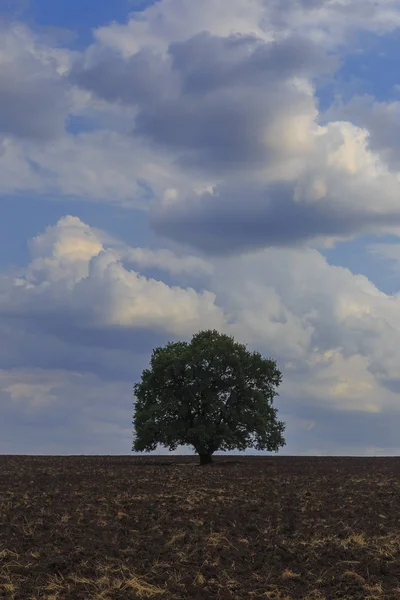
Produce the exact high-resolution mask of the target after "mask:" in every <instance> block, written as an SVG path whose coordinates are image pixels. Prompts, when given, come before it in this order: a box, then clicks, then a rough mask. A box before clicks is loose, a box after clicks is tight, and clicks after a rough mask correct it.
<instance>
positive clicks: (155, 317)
mask: <svg viewBox="0 0 400 600" xmlns="http://www.w3.org/2000/svg"><path fill="white" fill-rule="evenodd" d="M31 250H32V254H33V260H32V262H31V263H30V264H29V266H28V267H27V269H26V272H25V273H24V274H22V276H20V277H17V278H15V279H14V280H12V279H11V278H10V277H7V276H4V277H3V278H2V281H1V290H2V294H1V305H0V313H2V314H3V315H13V316H23V315H25V317H29V316H30V317H31V318H32V319H35V318H39V319H40V318H43V317H45V315H47V316H50V315H53V318H55V319H57V318H61V317H62V319H63V320H64V319H69V320H70V321H71V322H70V326H71V327H73V324H74V320H76V323H81V324H82V322H84V323H86V324H87V325H88V326H89V327H132V328H155V329H160V330H162V331H166V332H173V333H176V334H179V335H185V334H187V333H188V332H191V331H192V330H193V328H198V327H201V326H211V327H214V326H216V327H218V326H221V325H223V322H224V318H223V313H222V310H221V309H220V308H219V307H218V306H217V305H216V304H215V296H214V294H213V293H212V292H209V291H207V290H204V291H202V292H200V293H198V292H196V291H195V290H194V289H193V288H180V287H178V286H173V287H170V286H168V285H167V284H165V283H164V282H162V281H158V280H155V279H151V278H149V279H147V278H146V277H144V276H142V275H140V273H138V272H137V271H133V270H127V269H126V268H125V267H124V266H123V264H122V262H121V257H120V256H119V254H118V251H114V250H112V249H104V248H103V246H102V244H101V243H100V241H99V239H98V238H97V237H96V235H95V234H94V233H93V231H92V230H91V229H90V227H88V226H87V225H86V224H84V223H82V221H80V219H78V218H77V217H71V216H67V217H64V218H63V219H61V220H60V221H59V222H58V223H57V225H56V226H54V227H49V228H48V229H47V230H46V232H45V233H44V234H42V235H40V236H38V237H37V238H35V239H34V240H33V241H32V243H31ZM139 256H140V253H139ZM168 258H169V259H172V269H174V268H175V269H176V268H177V265H179V264H180V263H179V259H178V258H176V257H174V256H173V254H172V253H169V254H164V255H163V256H162V259H163V260H164V265H165V262H166V260H168ZM192 262H193V259H192ZM195 262H196V261H195ZM199 262H200V264H202V263H201V261H199ZM187 263H188V259H186V265H185V267H187ZM189 263H190V259H189ZM45 323H46V318H45V319H44V324H45Z"/></svg>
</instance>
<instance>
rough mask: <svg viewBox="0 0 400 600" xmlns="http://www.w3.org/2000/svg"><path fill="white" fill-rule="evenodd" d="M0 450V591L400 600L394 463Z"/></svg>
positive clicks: (398, 484)
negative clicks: (201, 460)
mask: <svg viewBox="0 0 400 600" xmlns="http://www.w3.org/2000/svg"><path fill="white" fill-rule="evenodd" d="M214 461H215V462H214V464H213V465H210V466H206V467H198V466H197V463H198V458H196V457H194V456H193V457H175V458H170V457H165V456H164V457H149V456H148V455H147V456H145V457H130V456H126V457H125V456H97V457H94V456H72V457H53V456H39V457H37V456H0V567H1V571H0V598H7V599H13V598H15V599H16V600H27V599H28V598H29V599H30V600H34V599H37V600H38V599H39V598H41V599H42V598H43V599H44V598H46V599H53V598H54V599H55V598H59V599H62V600H64V599H65V600H67V599H68V600H70V599H71V600H72V599H74V600H79V599H99V600H100V599H102V600H107V599H109V600H111V599H112V600H114V599H115V600H117V599H118V600H129V599H133V598H135V599H136V598H154V599H156V600H157V599H158V598H163V599H165V600H167V599H170V598H177V599H178V598H190V599H191V600H196V599H198V600H200V599H202V600H208V599H213V598H221V599H228V598H229V599H235V598H236V599H242V598H247V599H253V598H254V599H256V598H267V599H274V600H289V599H290V600H303V599H308V600H322V599H327V600H328V599H329V600H331V599H340V600H346V599H351V600H357V599H361V598H362V599H367V598H368V599H370V600H373V599H385V600H389V599H391V598H398V599H400V523H399V519H400V459H399V458H326V457H321V458H308V457H280V456H272V457H240V458H239V457H237V456H234V457H226V456H221V457H214Z"/></svg>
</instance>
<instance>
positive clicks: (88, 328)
mask: <svg viewBox="0 0 400 600" xmlns="http://www.w3.org/2000/svg"><path fill="white" fill-rule="evenodd" d="M1 11H2V15H3V20H2V21H1V22H0V26H1V32H0V34H1V35H0V56H1V57H2V61H1V62H0V202H1V204H2V219H1V222H0V286H1V288H0V332H1V336H2V340H3V345H2V348H0V407H1V409H2V414H3V418H2V419H1V423H0V452H1V453H9V454H12V453H16V454H18V453H20V454H131V446H132V424H131V421H132V400H133V398H132V386H133V383H134V382H135V381H137V380H138V378H139V377H140V373H141V371H142V369H143V368H145V367H146V365H147V364H148V360H149V357H150V353H151V349H152V348H153V347H154V346H156V345H159V344H163V343H165V342H166V341H167V340H178V339H185V340H188V339H190V337H191V336H192V335H193V334H194V333H195V332H196V331H198V330H200V329H205V328H217V329H219V330H220V331H224V332H227V333H229V334H232V335H234V336H235V338H236V339H238V340H240V341H243V342H244V343H246V344H248V346H249V348H252V349H257V350H259V351H260V352H261V353H263V354H264V355H268V356H273V357H275V358H276V360H277V362H278V365H279V367H280V368H281V370H282V372H283V384H282V386H281V388H280V390H279V391H280V396H279V397H278V398H277V399H276V401H275V402H276V406H277V408H278V414H279V418H280V419H282V420H284V421H285V422H286V424H287V429H286V432H285V436H286V441H287V445H286V446H285V447H284V448H283V449H282V450H281V451H280V453H281V454H289V455H293V454H337V455H399V454H400V445H398V443H397V439H396V435H395V432H396V431H397V430H398V427H399V425H400V405H399V396H398V394H399V391H400V378H399V377H398V364H399V361H400V350H399V348H400V343H399V342H400V296H399V290H400V244H399V236H400V200H399V198H400V196H399V193H400V166H399V165H400V144H399V141H398V140H399V139H400V121H399V119H400V75H399V72H400V71H399V60H400V59H399V57H398V51H397V49H398V45H399V41H400V1H397V0H382V1H381V2H380V3H376V2H373V1H372V0H363V1H361V0H346V1H342V2H340V3H339V2H330V3H326V2H324V0H318V1H316V2H312V3H310V2H307V1H306V0H285V2H282V1H279V2H278V1H274V0H272V1H271V0H268V1H266V0H254V2H252V3H249V2H248V0H202V2H201V3H200V2H196V1H195V0H159V2H157V3H150V2H141V1H140V2H134V1H133V0H131V1H129V0H116V1H115V2H105V1H101V2H99V1H97V0H96V2H95V1H94V0H85V1H83V2H82V1H80V2H78V1H77V0H73V1H68V2H67V1H66V0H59V1H57V2H54V1H50V0H36V1H34V0H26V1H25V0H20V1H19V2H7V1H3V2H2V3H1ZM160 451H163V452H165V451H166V450H162V449H160ZM179 452H191V450H190V449H188V448H180V449H179Z"/></svg>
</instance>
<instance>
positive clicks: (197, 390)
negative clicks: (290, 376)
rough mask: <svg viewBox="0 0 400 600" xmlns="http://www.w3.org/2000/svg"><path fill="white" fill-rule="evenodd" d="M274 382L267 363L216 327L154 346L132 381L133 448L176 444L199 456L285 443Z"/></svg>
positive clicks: (271, 364) (271, 362) (276, 373)
mask: <svg viewBox="0 0 400 600" xmlns="http://www.w3.org/2000/svg"><path fill="white" fill-rule="evenodd" d="M281 381H282V374H281V373H280V371H279V370H278V369H277V367H276V362H275V361H274V360H271V359H264V358H263V357H262V356H261V354H260V353H259V352H249V351H248V350H247V348H246V346H245V345H243V344H239V343H237V342H235V341H234V339H233V338H232V337H230V336H228V335H224V334H220V333H218V331H216V330H208V331H200V332H199V333H197V334H196V335H194V336H193V338H192V341H191V342H190V343H186V342H177V343H168V344H167V345H166V346H164V347H159V348H156V349H155V350H153V353H152V356H151V361H150V366H149V368H148V369H145V370H144V371H143V373H142V378H141V381H140V382H139V383H136V384H135V386H134V394H135V396H136V403H135V414H134V420H133V424H134V426H135V430H136V437H135V440H134V445H133V448H132V450H135V451H137V452H142V451H150V450H155V448H156V447H157V445H158V444H161V445H163V446H166V447H168V448H169V449H170V450H175V449H176V448H177V447H178V446H179V445H181V444H182V445H191V446H193V447H194V448H195V450H196V452H197V453H198V454H200V455H202V454H203V455H212V454H213V453H214V452H215V451H216V450H234V449H239V450H245V449H246V448H249V447H254V448H256V449H257V450H269V451H273V450H274V451H277V450H278V448H279V447H280V446H284V445H285V443H286V442H285V440H284V438H283V436H282V433H283V432H284V430H285V424H284V423H283V422H281V421H277V419H276V413H277V410H276V409H275V408H273V406H272V403H273V399H274V397H275V396H277V395H278V394H277V392H276V391H275V388H276V387H278V386H279V384H280V383H281Z"/></svg>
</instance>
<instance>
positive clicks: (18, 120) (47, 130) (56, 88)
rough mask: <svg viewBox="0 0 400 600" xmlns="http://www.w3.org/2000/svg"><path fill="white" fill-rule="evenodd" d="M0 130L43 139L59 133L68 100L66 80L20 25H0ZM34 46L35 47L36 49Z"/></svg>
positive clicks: (65, 115) (21, 136) (66, 110)
mask: <svg viewBox="0 0 400 600" xmlns="http://www.w3.org/2000/svg"><path fill="white" fill-rule="evenodd" d="M0 38H1V41H0V50H1V47H2V46H3V52H4V56H5V59H4V60H2V61H1V62H0V133H3V134H6V135H13V136H16V137H18V138H27V139H30V138H33V139H38V140H44V139H48V138H53V137H55V136H58V135H61V134H62V133H63V131H64V124H65V119H66V118H67V116H68V112H69V108H70V103H69V98H68V88H67V83H66V80H65V79H64V78H63V77H62V76H61V75H60V74H59V73H58V71H57V64H56V61H55V59H54V57H52V56H51V53H50V54H48V55H47V56H46V49H43V48H41V49H36V47H35V42H34V40H33V39H32V36H31V34H29V33H28V31H27V30H25V29H24V28H22V27H15V28H10V29H8V30H4V29H2V28H0ZM35 50H36V51H35Z"/></svg>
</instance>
